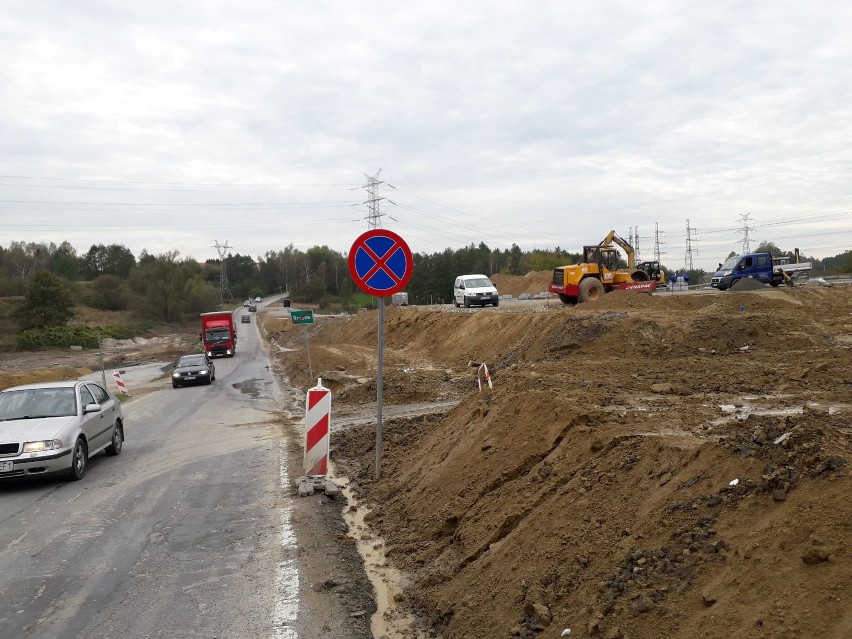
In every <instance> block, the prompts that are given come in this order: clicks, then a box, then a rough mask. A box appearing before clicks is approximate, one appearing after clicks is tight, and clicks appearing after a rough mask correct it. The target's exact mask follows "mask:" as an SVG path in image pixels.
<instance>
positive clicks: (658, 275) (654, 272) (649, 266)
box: [636, 260, 665, 282]
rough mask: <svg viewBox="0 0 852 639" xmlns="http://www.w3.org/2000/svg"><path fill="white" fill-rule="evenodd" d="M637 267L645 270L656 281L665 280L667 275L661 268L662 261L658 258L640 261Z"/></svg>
mask: <svg viewBox="0 0 852 639" xmlns="http://www.w3.org/2000/svg"><path fill="white" fill-rule="evenodd" d="M636 268H638V269H640V270H642V271H645V272H646V273H647V274H648V277H649V278H650V279H652V280H654V281H655V282H661V281H665V275H664V274H663V271H662V270H661V269H660V263H659V262H658V261H657V260H652V261H648V262H639V264H637V265H636Z"/></svg>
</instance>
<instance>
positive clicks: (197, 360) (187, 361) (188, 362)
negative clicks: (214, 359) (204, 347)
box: [178, 355, 206, 366]
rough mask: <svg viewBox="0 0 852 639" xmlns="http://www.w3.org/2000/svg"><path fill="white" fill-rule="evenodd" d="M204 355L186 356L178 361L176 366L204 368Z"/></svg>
mask: <svg viewBox="0 0 852 639" xmlns="http://www.w3.org/2000/svg"><path fill="white" fill-rule="evenodd" d="M205 363H206V362H205V361H204V355H188V356H185V357H181V358H180V360H178V366H204V364H205Z"/></svg>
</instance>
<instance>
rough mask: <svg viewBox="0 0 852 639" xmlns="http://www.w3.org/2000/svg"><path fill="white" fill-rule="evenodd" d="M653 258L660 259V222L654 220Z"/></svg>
mask: <svg viewBox="0 0 852 639" xmlns="http://www.w3.org/2000/svg"><path fill="white" fill-rule="evenodd" d="M654 259H655V260H657V261H658V262H659V261H660V223H659V222H654Z"/></svg>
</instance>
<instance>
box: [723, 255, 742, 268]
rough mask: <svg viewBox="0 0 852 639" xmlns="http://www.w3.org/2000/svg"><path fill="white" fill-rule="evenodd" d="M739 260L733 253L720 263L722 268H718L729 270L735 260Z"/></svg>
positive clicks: (734, 263)
mask: <svg viewBox="0 0 852 639" xmlns="http://www.w3.org/2000/svg"><path fill="white" fill-rule="evenodd" d="M739 260H740V258H739V257H738V256H736V255H734V256H733V257H729V258H728V259H727V260H725V263H724V264H722V268H720V269H719V270H720V271H731V270H733V269H734V267H735V266H736V265H737V262H738V261H739Z"/></svg>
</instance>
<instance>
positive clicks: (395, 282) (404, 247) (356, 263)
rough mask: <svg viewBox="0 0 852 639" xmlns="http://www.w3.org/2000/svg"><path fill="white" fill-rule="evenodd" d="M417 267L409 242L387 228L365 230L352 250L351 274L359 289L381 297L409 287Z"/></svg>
mask: <svg viewBox="0 0 852 639" xmlns="http://www.w3.org/2000/svg"><path fill="white" fill-rule="evenodd" d="M413 267H414V262H413V260H412V258H411V250H410V249H409V248H408V244H406V243H405V240H403V239H402V238H401V237H400V236H399V235H397V234H396V233H394V232H393V231H388V230H386V229H372V230H370V231H367V232H366V233H363V234H362V235H360V236H359V237H358V239H357V240H355V242H354V243H353V244H352V248H351V249H350V250H349V274H350V275H351V276H352V279H353V280H354V282H355V284H356V285H357V286H358V288H360V289H361V290H362V291H364V292H365V293H369V294H370V295H376V296H377V297H387V296H388V295H393V294H394V293H396V292H397V291H400V290H402V289H403V288H405V285H406V284H408V280H410V279H411V272H412V270H413Z"/></svg>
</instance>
